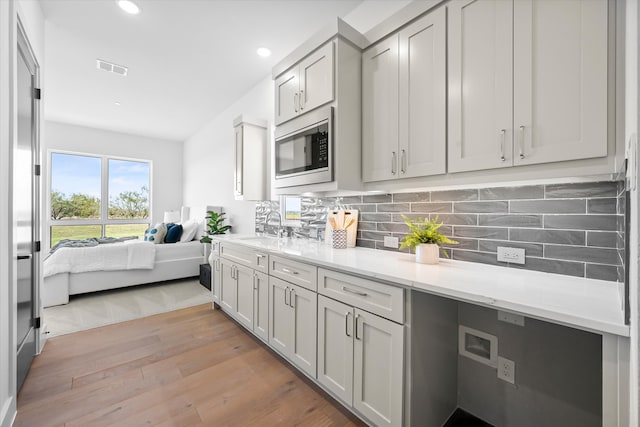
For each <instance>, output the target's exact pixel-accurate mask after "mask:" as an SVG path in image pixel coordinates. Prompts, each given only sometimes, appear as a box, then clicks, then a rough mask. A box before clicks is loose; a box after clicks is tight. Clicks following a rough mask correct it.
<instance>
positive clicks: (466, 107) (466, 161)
mask: <svg viewBox="0 0 640 427" xmlns="http://www.w3.org/2000/svg"><path fill="white" fill-rule="evenodd" d="M518 1H519V0H518ZM448 8H449V143H448V150H449V156H448V162H449V165H448V166H449V172H461V171H470V170H480V169H492V168H501V167H507V166H511V164H512V154H511V153H512V148H513V147H512V141H513V131H512V117H513V101H512V93H513V89H512V76H513V72H512V58H513V52H512V45H513V32H512V28H511V26H512V22H513V18H512V10H513V2H511V1H505V0H455V1H452V2H451V3H449V5H448ZM503 159H504V160H503Z"/></svg>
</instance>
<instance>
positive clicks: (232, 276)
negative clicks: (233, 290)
mask: <svg viewBox="0 0 640 427" xmlns="http://www.w3.org/2000/svg"><path fill="white" fill-rule="evenodd" d="M234 268H235V266H234V265H232V266H231V278H232V279H235V278H236V277H235V276H234V274H233V269H234Z"/></svg>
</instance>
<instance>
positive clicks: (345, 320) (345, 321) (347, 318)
mask: <svg viewBox="0 0 640 427" xmlns="http://www.w3.org/2000/svg"><path fill="white" fill-rule="evenodd" d="M350 315H351V312H350V311H347V312H346V313H345V315H344V333H345V335H346V336H348V337H350V336H351V335H349V316H350Z"/></svg>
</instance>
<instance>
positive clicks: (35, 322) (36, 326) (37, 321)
mask: <svg viewBox="0 0 640 427" xmlns="http://www.w3.org/2000/svg"><path fill="white" fill-rule="evenodd" d="M40 326H41V321H40V318H39V317H36V318H35V319H33V327H34V329H40Z"/></svg>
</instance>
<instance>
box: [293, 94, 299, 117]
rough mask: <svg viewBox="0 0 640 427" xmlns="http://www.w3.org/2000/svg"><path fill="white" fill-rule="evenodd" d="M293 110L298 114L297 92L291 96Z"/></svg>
mask: <svg viewBox="0 0 640 427" xmlns="http://www.w3.org/2000/svg"><path fill="white" fill-rule="evenodd" d="M293 109H294V110H295V112H296V113H297V112H298V92H296V93H294V94H293Z"/></svg>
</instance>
